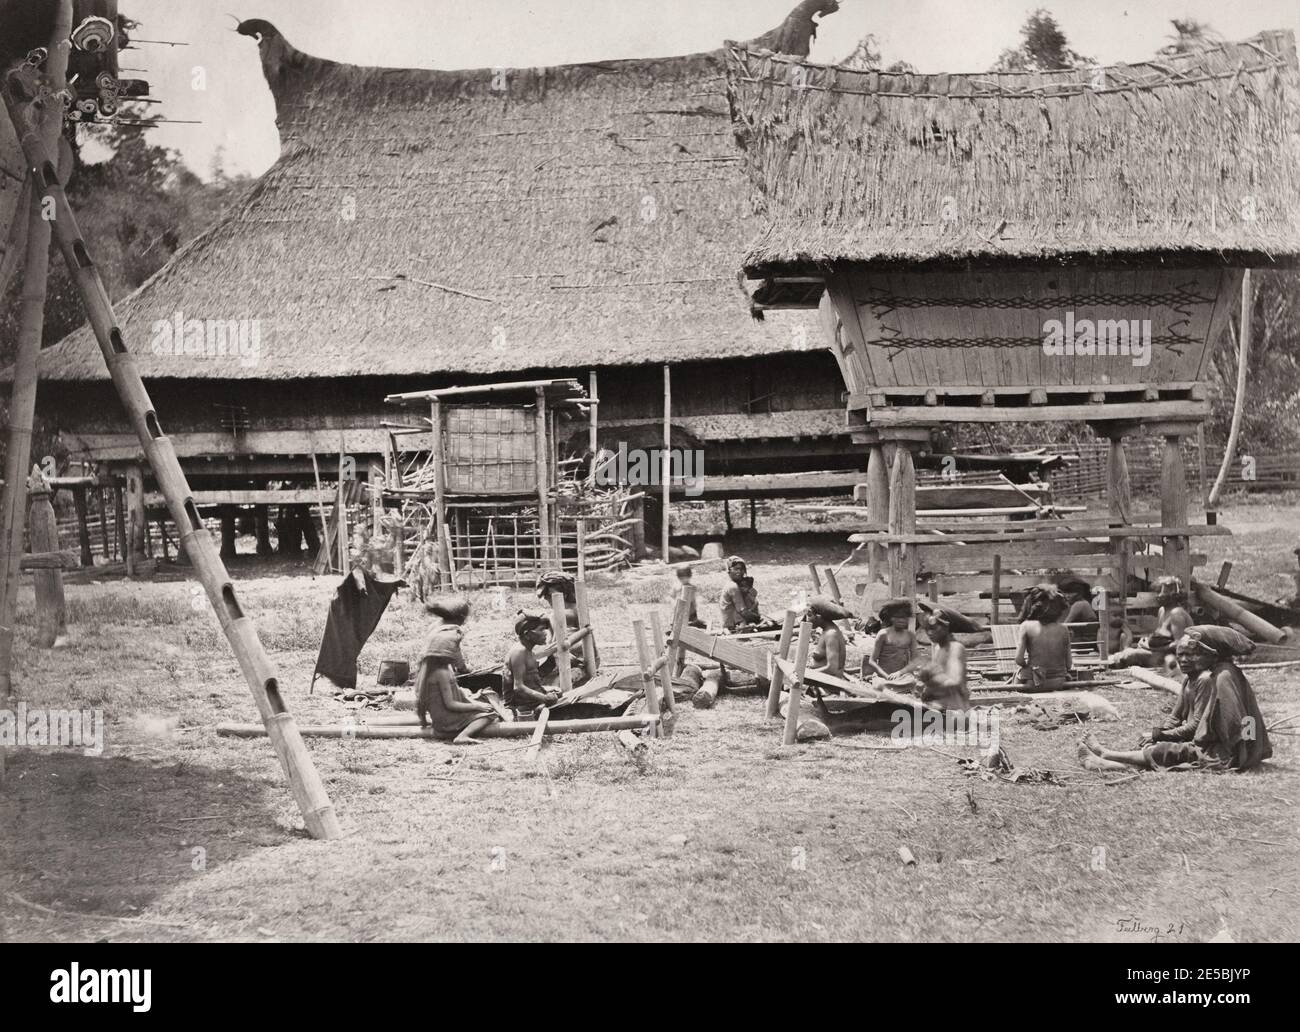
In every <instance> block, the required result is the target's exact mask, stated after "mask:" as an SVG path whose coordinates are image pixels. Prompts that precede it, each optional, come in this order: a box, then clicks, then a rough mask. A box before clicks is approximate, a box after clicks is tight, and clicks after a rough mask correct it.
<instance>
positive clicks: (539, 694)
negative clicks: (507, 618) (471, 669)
mask: <svg viewBox="0 0 1300 1032" xmlns="http://www.w3.org/2000/svg"><path fill="white" fill-rule="evenodd" d="M515 637H516V638H518V639H519V640H518V641H516V642H515V644H513V645H511V646H510V652H509V653H508V654H507V655H506V663H505V671H504V673H503V675H502V678H501V687H502V694H503V695H504V698H505V704H506V705H507V706H508V707H510V709H512V710H514V711H515V713H516V714H518V715H519V716H521V717H523V716H524V715H525V714H528V715H529V716H531V715H532V713H533V712H534V711H535V710H536V709H537V708H538V707H539V706H554V705H555V704H556V703H557V702H559V701H560V693H559V692H558V691H556V690H555V689H553V688H548V687H546V686H545V685H543V684H542V675H541V670H540V668H539V667H538V665H537V657H536V656H534V655H533V649H535V648H537V647H538V646H541V645H545V644H546V643H547V641H548V640H550V637H551V620H550V617H549V616H547V615H546V614H545V613H525V612H522V611H521V612H520V613H519V615H518V617H517V618H516V620H515Z"/></svg>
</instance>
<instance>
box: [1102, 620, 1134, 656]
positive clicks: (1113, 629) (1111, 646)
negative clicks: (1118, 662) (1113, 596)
mask: <svg viewBox="0 0 1300 1032" xmlns="http://www.w3.org/2000/svg"><path fill="white" fill-rule="evenodd" d="M1132 644H1133V632H1132V631H1131V630H1130V629H1129V626H1128V623H1126V622H1125V620H1124V618H1123V617H1122V616H1112V617H1111V618H1110V623H1109V626H1108V627H1107V628H1106V654H1107V655H1108V656H1113V655H1115V654H1116V653H1119V652H1123V651H1124V650H1125V649H1127V648H1129V647H1130V646H1132Z"/></svg>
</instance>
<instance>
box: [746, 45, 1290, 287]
mask: <svg viewBox="0 0 1300 1032" xmlns="http://www.w3.org/2000/svg"><path fill="white" fill-rule="evenodd" d="M728 63H729V70H730V91H731V97H732V103H733V110H734V115H735V121H736V131H737V138H738V140H739V142H740V145H741V147H742V148H743V149H744V150H745V152H746V158H747V160H746V167H747V169H748V171H749V173H750V175H751V181H752V183H753V185H754V187H755V188H756V191H757V195H758V198H759V207H760V210H761V211H762V213H763V215H764V217H765V218H766V219H767V225H766V226H765V229H764V231H763V233H762V234H761V236H760V237H758V238H757V239H756V240H755V241H754V242H753V243H752V245H751V247H750V250H749V252H748V254H747V255H746V257H745V261H744V267H745V270H746V272H747V273H748V274H749V275H752V276H763V275H765V274H767V273H769V272H775V271H778V270H779V271H780V272H782V273H789V272H791V271H793V270H798V269H802V270H804V271H809V270H816V269H818V268H822V267H824V263H826V262H828V261H861V262H878V263H898V264H915V263H922V262H923V263H930V264H936V263H944V262H949V263H951V262H967V261H981V262H988V261H997V262H1005V261H1006V260H1008V259H1013V260H1029V261H1037V260H1041V259H1043V258H1050V259H1052V260H1058V261H1070V260H1075V259H1080V258H1082V259H1085V260H1088V261H1092V260H1095V258H1096V257H1097V256H1106V257H1114V258H1116V259H1124V258H1125V257H1126V256H1130V257H1131V256H1134V255H1143V254H1145V255H1150V254H1159V255H1161V256H1162V261H1164V262H1166V263H1168V262H1178V261H1183V262H1187V261H1190V262H1191V263H1192V264H1200V263H1201V262H1202V260H1203V256H1204V255H1207V254H1214V255H1216V256H1217V258H1218V260H1219V261H1220V262H1222V263H1224V264H1235V265H1250V266H1257V265H1269V264H1273V263H1274V262H1278V261H1294V260H1295V259H1296V258H1297V257H1300V74H1298V72H1297V65H1296V48H1295V38H1294V36H1293V35H1292V34H1291V33H1290V32H1283V31H1279V32H1266V33H1262V34H1260V35H1259V36H1257V37H1255V38H1254V39H1251V40H1247V41H1245V42H1243V43H1225V44H1222V45H1219V46H1215V47H1211V48H1208V49H1205V50H1199V51H1194V52H1189V53H1185V54H1179V55H1176V56H1171V57H1166V58H1162V59H1161V60H1159V61H1148V62H1144V63H1142V64H1133V65H1116V66H1111V67H1106V68H1098V69H1093V70H1067V71H1055V72H986V73H977V74H970V75H956V74H953V75H919V74H899V75H891V74H888V73H885V72H866V71H860V70H854V69H847V68H837V67H829V66H820V65H813V64H808V63H807V62H805V61H802V60H799V59H796V58H791V57H787V56H783V55H777V54H771V53H766V52H761V51H760V52H755V51H753V50H752V49H750V48H748V47H747V46H746V45H744V44H740V45H736V46H733V47H731V48H729V50H728Z"/></svg>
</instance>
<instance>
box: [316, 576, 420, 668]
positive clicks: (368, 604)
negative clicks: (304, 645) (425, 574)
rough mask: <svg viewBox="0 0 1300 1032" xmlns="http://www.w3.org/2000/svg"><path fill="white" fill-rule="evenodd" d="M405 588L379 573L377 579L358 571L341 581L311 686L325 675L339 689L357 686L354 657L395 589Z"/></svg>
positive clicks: (321, 644) (382, 613)
mask: <svg viewBox="0 0 1300 1032" xmlns="http://www.w3.org/2000/svg"><path fill="white" fill-rule="evenodd" d="M404 587H406V581H404V580H402V579H401V578H399V577H393V576H392V575H391V574H382V573H381V574H379V575H377V576H376V575H375V574H373V573H371V572H370V571H369V570H364V569H361V568H360V567H358V568H357V569H355V570H353V571H352V572H351V573H350V574H348V575H347V577H345V578H344V579H343V581H342V582H341V583H340V584H339V586H338V589H337V590H336V591H335V592H334V599H333V601H332V602H330V612H329V617H328V618H327V619H326V621H325V637H323V638H322V639H321V643H320V655H319V656H317V657H316V671H315V673H313V674H312V678H311V680H312V684H313V685H315V683H316V678H317V677H319V676H320V675H322V674H324V675H325V676H326V677H328V678H329V679H330V680H331V681H333V682H334V683H335V684H337V685H339V686H340V687H342V688H355V687H356V686H357V656H359V655H360V654H361V647H362V646H363V645H365V643H366V640H367V639H368V638H369V637H370V634H371V632H372V631H374V629H375V628H376V627H377V626H378V625H379V618H380V617H381V616H383V615H384V610H385V609H387V608H388V600H389V599H390V598H392V597H393V595H394V594H395V593H396V592H397V589H398V588H404Z"/></svg>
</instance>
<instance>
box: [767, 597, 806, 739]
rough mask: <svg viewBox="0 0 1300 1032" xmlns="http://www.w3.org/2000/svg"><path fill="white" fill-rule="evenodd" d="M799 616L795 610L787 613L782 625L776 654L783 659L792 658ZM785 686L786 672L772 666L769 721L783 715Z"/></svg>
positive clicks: (768, 694) (777, 664) (768, 690)
mask: <svg viewBox="0 0 1300 1032" xmlns="http://www.w3.org/2000/svg"><path fill="white" fill-rule="evenodd" d="M798 619H799V614H798V613H797V612H796V611H795V610H793V609H787V610H786V611H785V620H784V622H783V623H782V624H781V639H780V641H778V642H777V646H776V654H777V655H778V656H780V657H781V658H782V659H788V658H789V657H790V642H791V640H792V639H793V638H794V625H795V621H796V620H798ZM784 684H785V671H784V670H782V669H781V665H780V664H779V663H774V664H772V682H771V684H770V685H769V686H768V689H767V713H766V716H767V719H768V720H773V719H775V718H776V717H779V716H780V715H781V688H782V687H783V686H784Z"/></svg>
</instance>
